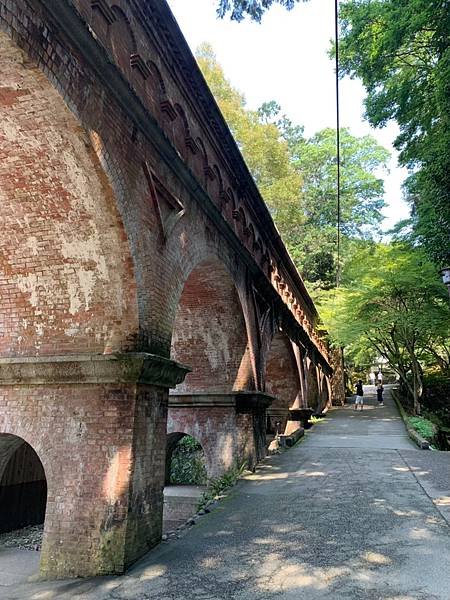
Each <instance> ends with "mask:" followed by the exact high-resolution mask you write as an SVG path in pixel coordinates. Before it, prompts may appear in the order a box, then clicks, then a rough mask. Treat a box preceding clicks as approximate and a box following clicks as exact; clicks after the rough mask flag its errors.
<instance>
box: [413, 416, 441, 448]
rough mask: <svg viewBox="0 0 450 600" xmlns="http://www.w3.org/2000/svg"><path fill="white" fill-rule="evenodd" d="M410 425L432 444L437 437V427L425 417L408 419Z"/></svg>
mask: <svg viewBox="0 0 450 600" xmlns="http://www.w3.org/2000/svg"><path fill="white" fill-rule="evenodd" d="M408 424H409V425H410V426H411V427H412V428H413V429H415V431H417V433H419V434H420V435H421V436H422V437H423V438H425V439H426V440H428V441H429V442H432V441H433V440H434V438H435V437H436V434H437V428H436V425H435V424H434V423H432V422H431V421H429V420H428V419H424V418H423V417H408Z"/></svg>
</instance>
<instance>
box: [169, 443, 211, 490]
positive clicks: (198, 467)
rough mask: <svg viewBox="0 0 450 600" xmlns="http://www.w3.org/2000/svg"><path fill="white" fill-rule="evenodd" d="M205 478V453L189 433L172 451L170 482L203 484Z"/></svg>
mask: <svg viewBox="0 0 450 600" xmlns="http://www.w3.org/2000/svg"><path fill="white" fill-rule="evenodd" d="M206 480H207V473H206V467H205V455H204V452H203V449H202V447H201V445H200V444H199V443H198V442H197V440H196V439H195V438H193V437H191V436H190V435H186V436H184V437H183V438H182V439H181V440H180V441H179V442H178V444H177V445H176V447H175V449H174V451H173V453H172V462H171V464H170V483H172V484H179V485H204V484H205V483H206Z"/></svg>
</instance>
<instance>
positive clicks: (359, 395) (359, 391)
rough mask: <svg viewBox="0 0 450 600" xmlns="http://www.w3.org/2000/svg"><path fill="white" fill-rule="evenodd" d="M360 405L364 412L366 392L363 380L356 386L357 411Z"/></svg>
mask: <svg viewBox="0 0 450 600" xmlns="http://www.w3.org/2000/svg"><path fill="white" fill-rule="evenodd" d="M358 404H359V406H360V407H361V410H362V409H363V408H364V391H363V382H362V380H361V379H360V380H359V381H358V383H357V384H356V397H355V410H358Z"/></svg>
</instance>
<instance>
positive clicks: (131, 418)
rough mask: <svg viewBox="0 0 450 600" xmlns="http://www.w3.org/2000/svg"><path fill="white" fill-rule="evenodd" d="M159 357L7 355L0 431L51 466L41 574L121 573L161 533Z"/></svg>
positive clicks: (166, 369) (174, 377)
mask: <svg viewBox="0 0 450 600" xmlns="http://www.w3.org/2000/svg"><path fill="white" fill-rule="evenodd" d="M186 372H187V368H185V367H182V366H181V365H178V364H177V363H174V362H173V361H170V360H167V359H164V358H162V357H159V356H155V355H151V354H146V353H134V354H123V355H77V356H63V357H56V356H55V357H45V358H41V357H29V358H7V359H0V415H1V416H0V432H7V433H12V434H15V435H17V436H19V437H22V438H23V439H24V440H25V441H27V442H28V443H29V444H30V445H31V446H32V447H33V448H34V450H35V451H36V452H37V454H38V456H39V458H40V459H41V462H42V464H43V466H44V470H45V474H46V478H47V485H48V496H47V510H46V519H45V526H44V539H43V544H42V552H41V565H40V574H41V577H42V578H46V579H55V578H65V577H85V576H92V575H105V574H113V573H123V572H124V570H125V569H126V568H127V566H128V565H130V564H131V563H132V562H134V561H135V560H136V559H138V558H139V557H140V556H142V555H143V554H144V553H145V552H146V551H148V550H149V549H150V548H151V547H152V546H154V545H155V544H157V543H158V541H159V540H160V538H161V524H162V507H163V497H162V491H163V486H164V462H165V437H166V419H167V388H168V387H169V386H173V385H175V384H176V383H179V382H180V381H181V380H182V379H183V378H184V376H185V374H186Z"/></svg>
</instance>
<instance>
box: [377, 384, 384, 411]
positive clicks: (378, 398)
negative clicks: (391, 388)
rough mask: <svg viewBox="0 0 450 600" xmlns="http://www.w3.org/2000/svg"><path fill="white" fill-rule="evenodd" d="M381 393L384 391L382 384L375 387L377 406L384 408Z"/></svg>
mask: <svg viewBox="0 0 450 600" xmlns="http://www.w3.org/2000/svg"><path fill="white" fill-rule="evenodd" d="M383 391H384V387H383V384H382V383H379V384H378V387H377V400H378V405H379V406H384V402H383Z"/></svg>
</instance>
